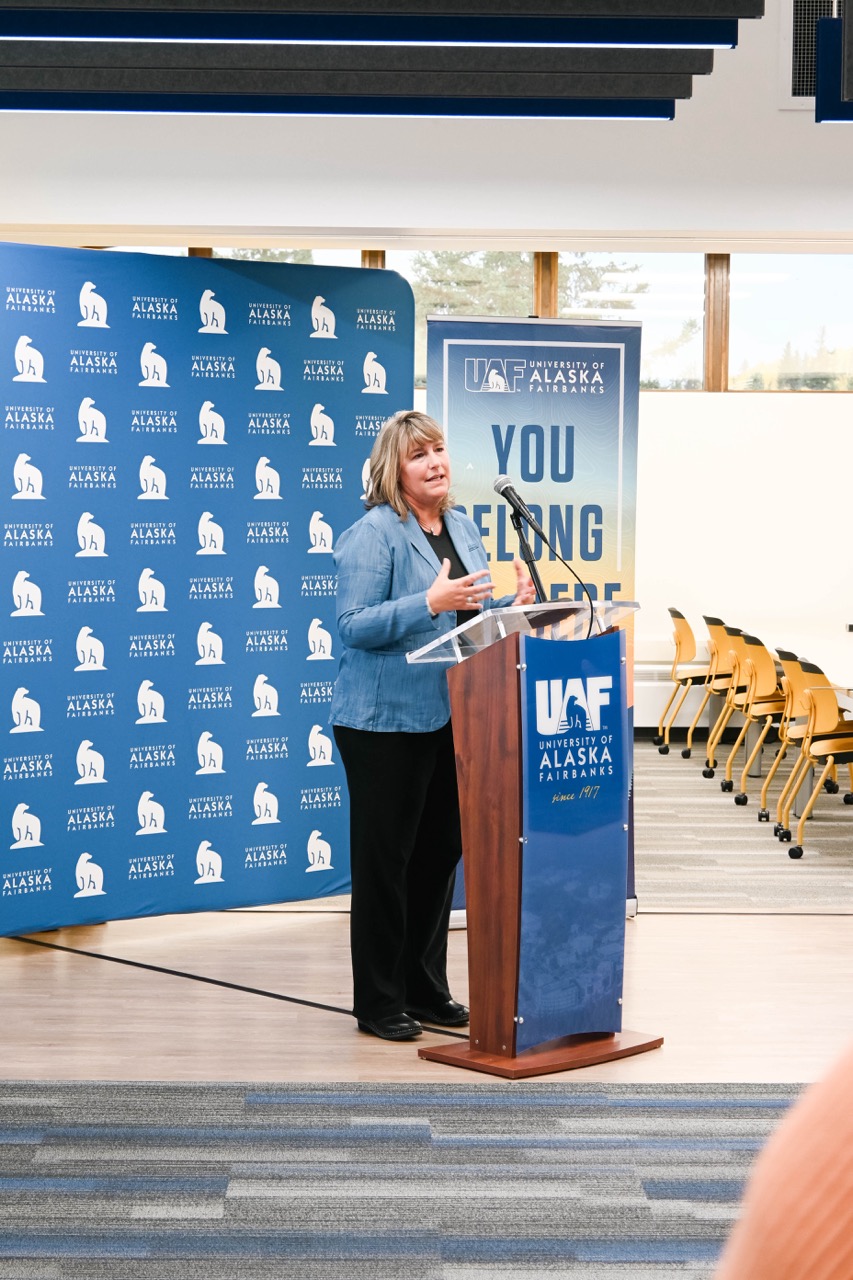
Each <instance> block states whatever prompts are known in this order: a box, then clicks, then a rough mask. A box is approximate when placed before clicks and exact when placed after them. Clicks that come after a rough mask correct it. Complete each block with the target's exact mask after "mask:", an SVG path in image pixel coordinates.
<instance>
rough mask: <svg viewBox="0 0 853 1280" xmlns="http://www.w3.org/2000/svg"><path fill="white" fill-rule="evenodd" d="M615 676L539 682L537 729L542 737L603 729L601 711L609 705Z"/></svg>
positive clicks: (537, 683)
mask: <svg viewBox="0 0 853 1280" xmlns="http://www.w3.org/2000/svg"><path fill="white" fill-rule="evenodd" d="M612 688H613V677H612V676H590V677H589V678H588V679H586V680H581V679H573V680H537V681H536V729H537V731H538V732H539V733H541V734H542V735H543V736H546V737H547V736H548V735H551V734H558V733H566V732H567V731H568V730H569V729H591V730H596V729H600V728H601V708H602V707H606V706H609V705H610V693H609V690H610V689H612Z"/></svg>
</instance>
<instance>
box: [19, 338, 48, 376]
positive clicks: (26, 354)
mask: <svg viewBox="0 0 853 1280" xmlns="http://www.w3.org/2000/svg"><path fill="white" fill-rule="evenodd" d="M32 341H33V340H32V338H28V337H27V335H26V334H25V333H22V334H21V336H20V338H19V339H18V341H17V342H16V343H15V368H16V369H17V370H18V372H17V373H16V374H15V376H14V378H13V379H12V381H13V382H44V381H45V380H46V379H45V376H44V356H43V355H42V353H41V352H40V351H39V350H37V348H36V347H34V346H33V345H32Z"/></svg>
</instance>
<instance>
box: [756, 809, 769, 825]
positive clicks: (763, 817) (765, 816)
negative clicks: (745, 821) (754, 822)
mask: <svg viewBox="0 0 853 1280" xmlns="http://www.w3.org/2000/svg"><path fill="white" fill-rule="evenodd" d="M758 821H759V822H769V821H770V810H769V809H759V810H758Z"/></svg>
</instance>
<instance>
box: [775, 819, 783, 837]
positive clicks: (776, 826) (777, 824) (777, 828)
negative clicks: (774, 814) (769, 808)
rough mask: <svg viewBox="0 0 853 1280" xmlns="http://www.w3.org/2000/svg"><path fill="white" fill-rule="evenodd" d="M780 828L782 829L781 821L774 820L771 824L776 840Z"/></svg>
mask: <svg viewBox="0 0 853 1280" xmlns="http://www.w3.org/2000/svg"><path fill="white" fill-rule="evenodd" d="M782 830H783V827H782V823H781V822H776V823H774V824H773V834H774V836H775V837H776V839H777V840H778V839H779V832H780V831H782Z"/></svg>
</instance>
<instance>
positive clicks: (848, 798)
mask: <svg viewBox="0 0 853 1280" xmlns="http://www.w3.org/2000/svg"><path fill="white" fill-rule="evenodd" d="M844 803H845V804H853V791H845V792H844Z"/></svg>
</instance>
